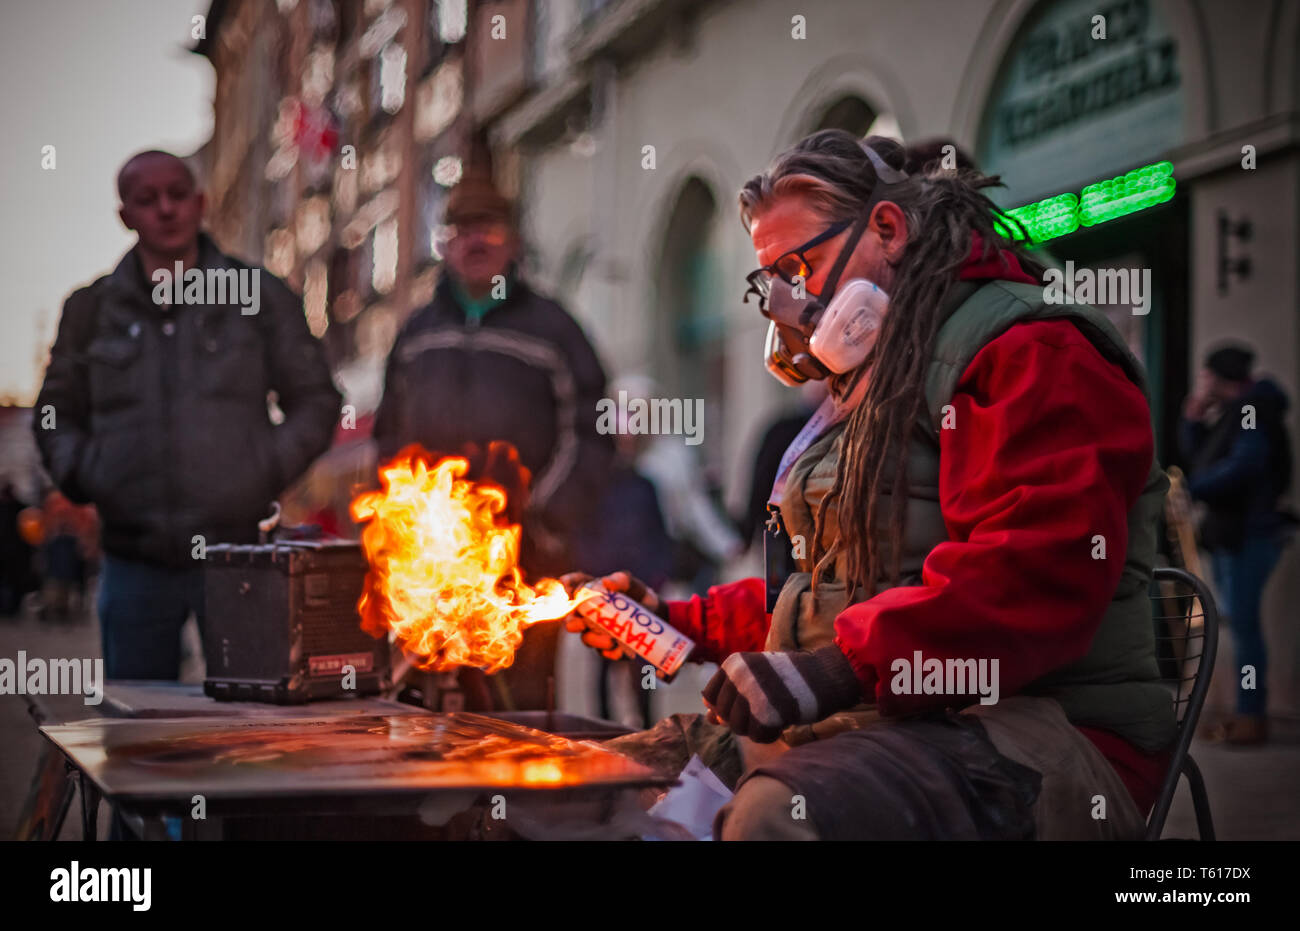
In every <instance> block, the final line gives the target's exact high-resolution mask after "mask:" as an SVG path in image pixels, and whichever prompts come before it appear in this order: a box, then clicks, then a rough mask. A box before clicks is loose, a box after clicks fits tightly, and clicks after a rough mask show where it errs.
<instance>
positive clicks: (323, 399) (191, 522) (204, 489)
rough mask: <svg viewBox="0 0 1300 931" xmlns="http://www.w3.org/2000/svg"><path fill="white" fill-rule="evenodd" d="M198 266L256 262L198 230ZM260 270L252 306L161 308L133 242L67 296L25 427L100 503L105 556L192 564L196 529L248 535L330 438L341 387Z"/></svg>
mask: <svg viewBox="0 0 1300 931" xmlns="http://www.w3.org/2000/svg"><path fill="white" fill-rule="evenodd" d="M199 265H200V266H201V267H203V268H205V269H207V268H225V269H235V270H240V269H244V270H251V268H252V266H247V265H244V264H243V263H241V262H239V261H237V260H235V259H232V258H230V257H228V256H226V255H223V254H222V253H221V252H220V251H219V250H218V249H217V248H216V246H215V245H214V244H213V243H212V241H211V240H210V239H209V238H208V237H207V236H202V237H201V238H200V244H199ZM258 281H259V284H260V289H259V290H260V306H259V309H258V312H257V313H256V314H247V315H246V314H244V313H243V312H242V310H241V307H240V306H239V305H238V304H236V303H227V304H214V305H210V306H207V305H195V304H178V305H176V306H175V307H174V308H171V309H168V308H165V307H160V306H159V305H157V304H155V303H154V302H153V299H152V290H153V285H152V283H150V282H147V281H146V280H145V278H144V273H143V271H142V269H141V267H140V262H139V260H138V259H137V257H136V255H135V252H134V250H133V251H131V252H128V253H127V254H126V256H125V257H124V258H123V259H122V261H121V262H120V263H119V264H118V266H117V268H116V270H114V271H113V273H112V274H110V275H106V276H105V277H103V278H100V279H99V280H97V281H96V282H94V284H92V285H90V286H89V287H86V288H81V289H80V290H78V291H76V292H74V293H73V294H72V295H71V296H70V297H69V298H68V300H67V302H66V303H65V304H64V306H63V315H62V317H61V319H60V321H59V333H58V337H57V339H56V340H55V343H54V347H53V349H52V350H51V352H50V362H49V366H48V368H47V369H46V371H45V383H44V385H43V386H42V388H41V392H40V395H39V396H38V398H37V401H36V410H35V416H34V417H33V428H34V432H35V434H36V442H37V445H38V446H39V447H40V450H41V456H42V459H43V460H44V463H45V467H46V469H47V470H48V471H49V473H50V476H51V477H52V478H53V480H54V482H55V484H57V485H58V487H59V489H60V490H61V491H63V493H64V494H66V495H67V496H68V497H69V498H71V499H72V500H73V501H76V502H90V503H93V504H94V505H95V506H96V507H97V508H98V510H99V516H100V521H101V524H102V527H103V545H104V549H105V551H106V552H108V553H110V554H113V555H116V556H120V557H123V558H126V559H135V560H140V561H144V562H149V563H154V564H157V565H164V566H186V565H194V563H193V561H192V551H193V549H194V543H193V538H194V536H195V535H196V534H198V535H202V537H203V538H204V541H205V543H206V544H207V545H212V544H214V543H225V542H231V543H247V542H254V541H256V539H257V521H258V520H259V519H260V518H262V517H264V516H266V514H267V513H268V511H269V508H270V502H271V501H272V500H273V499H274V498H275V497H276V496H277V495H279V494H280V493H281V492H282V491H283V490H284V489H285V488H286V487H287V486H288V485H289V484H290V483H292V482H293V481H294V479H296V478H297V477H298V476H299V475H301V474H302V473H303V472H304V471H306V469H307V467H308V466H309V465H310V464H311V462H312V460H313V459H315V458H316V457H317V456H319V455H320V454H321V453H322V452H324V451H325V449H327V448H328V447H329V444H330V441H331V439H332V437H333V434H334V428H335V425H336V424H337V422H338V416H339V402H340V396H339V393H338V392H337V391H336V390H335V388H334V385H333V383H332V381H331V378H330V372H329V368H328V366H327V365H326V363H325V358H324V355H323V353H322V351H321V347H320V343H319V342H318V341H317V340H316V339H314V338H313V337H312V335H311V333H310V332H309V331H308V329H307V323H306V320H305V319H304V317H303V312H302V303H301V301H300V300H299V299H298V297H297V296H296V295H294V294H293V292H291V291H290V290H289V289H288V287H286V286H285V285H284V283H283V282H281V281H280V280H279V279H277V278H275V277H273V276H272V275H271V274H270V273H268V272H266V271H265V270H261V269H259V278H258ZM270 391H274V392H275V393H276V396H277V402H278V404H279V407H280V409H281V410H282V411H283V412H284V421H283V422H282V423H280V424H279V425H274V424H273V423H272V422H271V419H270V414H269V411H268V404H267V395H268V392H270ZM47 415H48V416H47Z"/></svg>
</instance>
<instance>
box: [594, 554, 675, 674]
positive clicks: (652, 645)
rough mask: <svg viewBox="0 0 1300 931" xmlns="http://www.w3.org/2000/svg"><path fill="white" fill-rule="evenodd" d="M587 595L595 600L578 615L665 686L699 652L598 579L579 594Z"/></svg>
mask: <svg viewBox="0 0 1300 931" xmlns="http://www.w3.org/2000/svg"><path fill="white" fill-rule="evenodd" d="M585 593H594V596H593V597H591V598H588V599H587V600H586V601H583V602H582V603H581V604H580V605H578V607H577V608H576V609H575V610H576V612H577V614H578V615H579V616H580V617H582V618H583V619H584V620H586V621H587V623H589V624H591V625H592V627H595V628H597V629H598V630H603V631H604V632H605V633H607V634H609V635H610V636H611V637H613V638H614V639H615V640H617V641H618V642H619V643H621V644H622V645H623V646H625V647H627V648H628V649H629V650H631V651H632V652H633V653H635V654H636V655H637V656H639V657H640V658H641V659H643V660H645V661H646V662H647V663H649V664H650V665H652V666H654V667H655V669H657V670H659V672H660V673H662V674H663V678H664V681H665V682H671V681H672V680H673V678H674V677H675V676H676V675H677V671H678V670H679V669H681V668H682V664H683V663H684V662H686V659H687V657H689V656H690V655H691V651H692V650H694V649H695V641H694V640H692V639H691V638H690V637H687V636H686V635H685V634H683V633H682V632H681V631H679V630H677V629H676V628H674V627H673V626H672V625H670V624H669V623H668V622H667V621H665V620H664V619H663V618H661V617H659V616H658V615H657V614H655V613H654V612H652V611H650V610H649V609H647V608H645V607H644V606H642V605H640V604H638V603H637V602H635V601H633V600H632V599H631V598H629V597H628V596H627V595H625V594H623V593H622V592H611V591H609V589H607V588H605V586H604V585H602V584H601V583H600V582H598V581H596V580H594V579H593V580H592V581H590V582H587V583H585V584H584V585H583V586H582V588H581V589H580V590H579V592H578V594H579V596H581V595H583V594H585Z"/></svg>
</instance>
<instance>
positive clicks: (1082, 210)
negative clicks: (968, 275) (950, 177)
mask: <svg viewBox="0 0 1300 931" xmlns="http://www.w3.org/2000/svg"><path fill="white" fill-rule="evenodd" d="M1174 188H1175V182H1174V164H1173V162H1156V163H1155V164H1154V165H1144V166H1142V167H1141V168H1135V169H1133V170H1132V171H1130V172H1128V173H1127V174H1123V175H1120V176H1119V177H1118V178H1111V179H1110V180H1109V181H1098V182H1097V183H1096V184H1090V185H1088V186H1087V187H1086V188H1084V189H1083V193H1082V194H1080V195H1079V196H1078V197H1076V196H1075V195H1074V194H1071V193H1066V194H1057V195H1055V196H1053V197H1047V198H1044V199H1043V200H1038V201H1034V202H1033V203H1032V204H1025V205H1024V206H1023V207H1016V208H1015V209H1014V210H1008V211H1007V214H1008V216H1012V217H1014V218H1015V219H1017V220H1019V221H1020V222H1021V223H1022V224H1024V226H1025V229H1026V230H1028V232H1029V238H1030V239H1031V240H1032V241H1033V242H1034V243H1035V244H1038V243H1044V242H1047V241H1048V240H1049V239H1056V238H1057V237H1058V236H1065V235H1066V234H1068V233H1073V232H1074V231H1075V230H1077V229H1078V228H1079V227H1080V226H1096V225H1097V224H1098V223H1105V222H1106V221H1107V220H1114V219H1115V218H1117V217H1123V216H1127V215H1128V214H1130V213H1137V212H1138V211H1139V210H1145V209H1146V208H1148V207H1154V206H1155V205H1156V204H1163V203H1164V202H1165V201H1167V200H1169V199H1170V198H1172V197H1173V196H1174ZM995 226H996V228H997V230H998V231H999V232H1000V233H1002V234H1003V235H1004V236H1006V237H1007V238H1008V239H1017V240H1021V239H1024V236H1022V235H1021V233H1020V231H1019V230H1017V229H1014V228H1012V229H1007V228H1005V227H1004V225H1003V224H1001V223H995Z"/></svg>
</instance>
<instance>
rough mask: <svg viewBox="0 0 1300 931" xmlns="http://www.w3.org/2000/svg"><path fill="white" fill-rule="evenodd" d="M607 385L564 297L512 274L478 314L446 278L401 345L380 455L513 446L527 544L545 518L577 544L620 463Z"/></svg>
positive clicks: (387, 393) (392, 362)
mask: <svg viewBox="0 0 1300 931" xmlns="http://www.w3.org/2000/svg"><path fill="white" fill-rule="evenodd" d="M604 393H605V373H604V371H603V370H602V368H601V366H600V361H599V360H598V359H597V357H596V353H595V351H594V350H593V349H592V348H591V344H590V343H589V342H588V341H587V338H586V336H585V335H584V333H583V332H582V328H581V327H580V326H579V325H578V324H577V322H576V321H575V320H574V319H573V318H572V317H570V316H569V314H568V313H567V312H566V311H565V310H564V308H562V307H561V306H560V305H559V304H557V303H555V302H554V301H552V300H549V299H548V298H545V297H543V296H541V295H540V294H538V293H536V292H535V291H533V290H532V289H531V288H529V287H528V286H527V285H526V284H524V283H523V282H521V281H519V280H518V279H517V278H514V277H513V276H512V278H511V284H510V286H509V290H508V291H507V297H506V299H505V301H504V302H503V303H502V304H500V305H498V306H496V307H494V308H493V309H491V310H489V311H488V312H487V313H486V314H485V315H484V316H483V318H482V320H481V322H475V321H470V320H467V319H466V314H465V311H464V310H463V309H462V308H461V306H460V305H459V304H458V303H457V302H456V299H455V297H454V296H453V293H452V288H451V285H450V282H449V281H448V280H447V278H446V277H445V276H444V278H443V280H442V282H441V283H440V284H439V285H438V288H437V290H436V291H435V293H434V298H433V301H432V302H431V303H430V304H429V305H428V306H426V307H424V308H422V309H420V310H418V311H416V312H415V313H414V314H412V316H411V318H410V319H409V320H408V321H407V322H406V325H405V326H404V327H403V328H402V330H401V332H400V333H399V334H398V337H397V340H396V341H395V343H394V345H393V350H392V353H391V354H390V355H389V358H388V370H387V374H386V377H385V383H384V397H383V401H382V402H381V404H380V406H379V410H378V412H377V413H376V415H375V427H374V436H375V440H376V443H377V445H378V451H379V455H380V459H381V461H386V460H387V459H388V458H390V457H392V456H393V455H394V454H396V453H397V452H398V451H400V450H401V449H402V448H403V447H404V446H406V445H407V444H409V443H419V444H420V445H422V446H423V447H424V448H425V449H427V450H428V451H429V452H431V453H435V454H439V455H446V454H462V453H464V452H466V451H467V444H474V445H476V446H477V447H479V448H480V449H483V448H486V447H487V446H488V444H489V443H491V442H492V441H493V440H505V441H507V442H509V443H512V444H513V445H514V446H515V448H516V449H517V450H518V452H519V459H520V461H521V462H522V463H523V464H524V465H525V466H527V467H528V469H529V470H530V471H531V472H532V483H531V486H530V487H531V494H530V501H529V508H528V511H529V516H528V518H526V519H525V545H526V546H527V543H528V532H527V531H528V530H529V528H530V526H531V527H532V528H533V529H536V522H537V521H539V520H540V523H541V524H542V526H543V528H544V531H543V532H545V533H548V534H551V535H554V536H555V537H556V538H557V541H556V542H557V543H559V544H571V543H572V538H573V534H574V532H575V531H576V530H577V528H579V527H580V526H581V525H582V523H583V521H584V519H585V518H586V517H587V516H588V514H589V513H590V512H591V510H592V509H593V508H594V507H595V506H596V504H597V503H598V501H599V495H600V491H601V488H602V486H603V483H604V476H605V473H606V472H607V471H608V469H609V468H610V466H611V464H612V462H613V451H614V450H613V442H612V438H611V437H608V436H602V435H600V434H598V433H597V432H596V402H597V401H598V400H599V399H600V398H601V397H602V396H603V395H604ZM564 558H568V557H564ZM569 568H571V567H569ZM549 571H554V567H553V566H552V567H550V570H549Z"/></svg>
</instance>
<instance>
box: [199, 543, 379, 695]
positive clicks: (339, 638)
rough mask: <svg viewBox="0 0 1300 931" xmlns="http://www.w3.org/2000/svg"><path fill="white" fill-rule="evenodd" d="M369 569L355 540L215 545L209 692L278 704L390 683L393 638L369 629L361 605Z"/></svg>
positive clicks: (207, 642) (207, 634) (208, 602)
mask: <svg viewBox="0 0 1300 931" xmlns="http://www.w3.org/2000/svg"><path fill="white" fill-rule="evenodd" d="M366 569H367V564H366V559H365V556H364V555H363V554H362V552H361V547H360V545H358V544H357V543H353V542H351V541H348V540H292V541H290V540H285V541H276V542H273V543H262V544H256V545H250V544H243V545H237V544H226V543H223V544H220V545H216V546H210V547H208V550H207V559H206V561H205V566H204V579H203V585H204V604H205V607H206V612H205V613H206V617H205V619H204V628H205V631H204V643H203V651H204V653H205V654H206V659H207V678H206V679H205V680H204V682H203V691H204V692H205V693H206V694H208V695H210V696H212V697H213V698H216V699H218V700H222V701H262V702H273V703H275V704H278V705H288V704H298V703H301V702H306V701H311V700H312V699H316V698H333V697H336V696H342V695H373V694H375V693H377V692H381V691H383V690H384V689H385V688H387V687H388V676H389V648H388V640H387V638H378V639H376V638H374V637H371V636H370V635H369V634H368V633H366V632H365V631H363V630H362V629H361V618H360V616H359V615H358V614H357V602H358V601H359V600H360V598H361V592H362V586H363V583H364V580H365V575H366ZM348 666H350V667H352V670H353V672H354V674H355V688H348V687H347V686H349V685H352V684H353V683H351V682H349V681H348V679H350V678H351V676H347V675H346V674H345V673H346V670H345V667H348Z"/></svg>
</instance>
